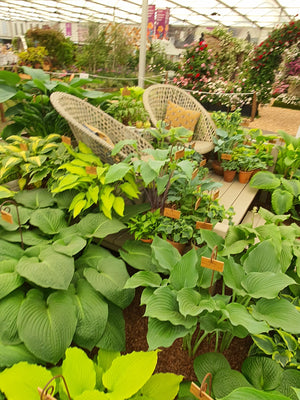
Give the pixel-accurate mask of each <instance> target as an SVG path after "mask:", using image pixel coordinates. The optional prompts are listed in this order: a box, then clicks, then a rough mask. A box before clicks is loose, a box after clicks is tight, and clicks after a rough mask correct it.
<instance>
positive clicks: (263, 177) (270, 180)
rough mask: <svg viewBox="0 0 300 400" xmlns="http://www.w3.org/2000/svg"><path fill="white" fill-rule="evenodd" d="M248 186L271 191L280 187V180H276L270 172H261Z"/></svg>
mask: <svg viewBox="0 0 300 400" xmlns="http://www.w3.org/2000/svg"><path fill="white" fill-rule="evenodd" d="M250 186H252V187H255V188H257V189H266V190H272V189H276V188H277V187H279V186H280V179H278V178H277V177H276V176H275V175H274V174H273V173H272V172H269V171H261V172H258V173H257V174H255V175H254V176H253V178H252V179H251V183H250Z"/></svg>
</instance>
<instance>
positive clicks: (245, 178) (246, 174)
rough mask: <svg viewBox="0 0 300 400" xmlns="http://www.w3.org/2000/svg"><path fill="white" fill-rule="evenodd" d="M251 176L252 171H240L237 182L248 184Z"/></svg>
mask: <svg viewBox="0 0 300 400" xmlns="http://www.w3.org/2000/svg"><path fill="white" fill-rule="evenodd" d="M251 175H252V171H240V172H239V182H240V183H248V182H249V180H250V178H251Z"/></svg>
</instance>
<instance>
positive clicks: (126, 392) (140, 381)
mask: <svg viewBox="0 0 300 400" xmlns="http://www.w3.org/2000/svg"><path fill="white" fill-rule="evenodd" d="M156 363H157V351H148V352H142V351H140V352H132V353H130V354H126V355H124V356H120V357H117V358H115V359H114V360H113V362H112V365H111V367H110V368H109V369H108V370H107V371H106V372H105V373H104V374H103V378H102V380H103V384H104V386H105V387H106V388H107V389H108V393H112V394H113V398H115V399H117V398H122V399H127V398H129V397H131V396H133V395H134V394H135V393H137V392H138V390H139V389H141V387H143V386H144V385H145V383H146V382H147V381H148V380H149V379H150V377H151V375H152V374H153V371H154V369H155V366H156Z"/></svg>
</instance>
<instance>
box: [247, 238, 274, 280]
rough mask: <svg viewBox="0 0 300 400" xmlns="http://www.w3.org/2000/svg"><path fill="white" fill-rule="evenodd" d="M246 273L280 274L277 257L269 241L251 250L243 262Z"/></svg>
mask: <svg viewBox="0 0 300 400" xmlns="http://www.w3.org/2000/svg"><path fill="white" fill-rule="evenodd" d="M244 268H245V270H246V272H248V273H249V272H266V271H269V272H274V273H276V272H281V265H280V260H279V257H278V256H277V251H276V248H275V246H274V244H273V242H272V240H271V239H269V240H264V241H263V242H261V243H259V244H258V245H257V246H256V247H255V248H254V249H253V250H251V251H250V252H249V253H248V255H247V258H246V259H245V261H244Z"/></svg>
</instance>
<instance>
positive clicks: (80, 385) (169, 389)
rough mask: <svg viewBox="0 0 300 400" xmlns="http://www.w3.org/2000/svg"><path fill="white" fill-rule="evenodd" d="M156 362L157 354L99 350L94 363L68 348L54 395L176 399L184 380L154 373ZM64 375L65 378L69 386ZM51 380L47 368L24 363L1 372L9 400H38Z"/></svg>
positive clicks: (0, 381) (57, 371)
mask: <svg viewBox="0 0 300 400" xmlns="http://www.w3.org/2000/svg"><path fill="white" fill-rule="evenodd" d="M156 363H157V351H150V352H133V353H129V354H126V355H120V353H118V352H106V351H103V350H99V352H98V354H97V355H96V356H95V358H94V360H92V359H90V358H88V356H87V355H86V353H85V352H84V351H83V350H81V349H79V348H76V347H72V348H68V349H67V351H66V354H65V358H64V360H63V362H62V365H61V366H60V367H58V368H57V369H55V371H52V373H53V374H54V373H55V375H54V377H53V378H54V379H53V380H52V385H53V395H55V396H56V397H58V398H60V399H62V398H66V396H67V392H66V390H67V389H66V387H67V388H68V391H69V394H70V396H71V398H72V399H74V400H80V399H81V400H84V399H119V400H125V399H136V398H139V397H143V398H147V399H152V400H173V399H174V398H175V397H176V395H177V393H178V390H179V384H180V382H181V381H182V378H183V377H182V376H181V375H175V374H172V373H156V374H154V369H155V367H156ZM58 375H59V376H58ZM55 376H57V378H56V379H55ZM60 376H63V377H64V381H65V382H66V386H65V385H64V383H63V381H62V380H61V379H60ZM51 378H52V375H51V372H50V371H49V370H47V369H46V368H44V367H41V366H37V365H35V364H33V365H32V364H28V363H25V362H22V363H19V364H16V365H14V366H13V367H12V368H9V369H6V370H4V371H3V372H2V373H0V390H1V391H3V393H4V394H5V395H6V397H7V398H8V399H10V398H14V399H15V400H34V399H36V400H38V399H39V398H40V396H39V393H38V391H37V388H38V387H40V388H41V389H43V388H44V387H45V386H46V385H47V383H48V381H50V380H51ZM59 379H60V380H59Z"/></svg>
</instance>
